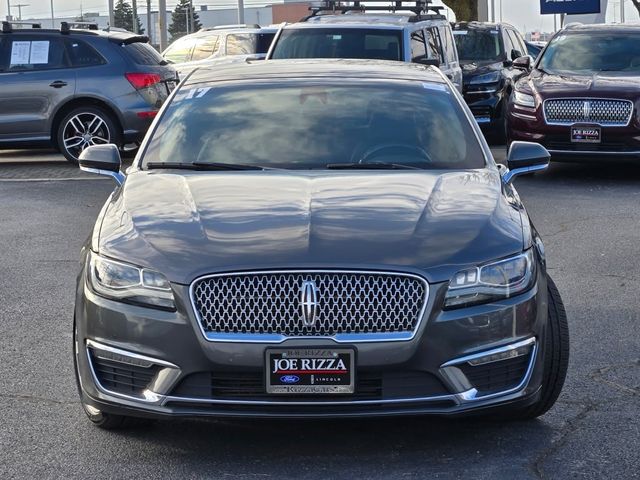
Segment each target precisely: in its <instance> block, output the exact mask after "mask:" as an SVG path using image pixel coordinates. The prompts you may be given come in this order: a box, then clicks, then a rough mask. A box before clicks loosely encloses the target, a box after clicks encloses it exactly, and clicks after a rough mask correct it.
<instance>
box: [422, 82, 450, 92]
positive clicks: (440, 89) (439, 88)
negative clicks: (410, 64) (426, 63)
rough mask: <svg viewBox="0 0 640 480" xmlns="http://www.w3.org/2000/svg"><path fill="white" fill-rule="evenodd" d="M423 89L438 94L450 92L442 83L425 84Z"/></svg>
mask: <svg viewBox="0 0 640 480" xmlns="http://www.w3.org/2000/svg"><path fill="white" fill-rule="evenodd" d="M422 88H426V89H427V90H435V91H438V92H447V93H448V92H449V90H448V89H447V87H446V86H445V85H442V84H441V83H423V84H422Z"/></svg>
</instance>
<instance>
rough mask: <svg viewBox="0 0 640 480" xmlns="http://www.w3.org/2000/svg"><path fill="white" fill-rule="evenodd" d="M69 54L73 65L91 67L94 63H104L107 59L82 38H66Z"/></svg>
mask: <svg viewBox="0 0 640 480" xmlns="http://www.w3.org/2000/svg"><path fill="white" fill-rule="evenodd" d="M66 44H67V54H68V55H69V60H70V62H71V66H72V67H90V66H93V65H103V64H105V63H106V62H105V60H104V58H103V57H102V55H100V54H99V53H98V52H96V50H95V49H94V48H93V47H92V46H91V45H89V44H88V43H86V42H83V41H82V40H76V39H75V38H74V39H71V38H68V39H66Z"/></svg>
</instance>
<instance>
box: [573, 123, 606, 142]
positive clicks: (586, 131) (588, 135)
mask: <svg viewBox="0 0 640 480" xmlns="http://www.w3.org/2000/svg"><path fill="white" fill-rule="evenodd" d="M601 138H602V137H601V129H600V126H599V125H573V126H572V127H571V141H572V142H576V143H600V139H601Z"/></svg>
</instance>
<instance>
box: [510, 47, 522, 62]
mask: <svg viewBox="0 0 640 480" xmlns="http://www.w3.org/2000/svg"><path fill="white" fill-rule="evenodd" d="M521 56H522V52H521V51H520V50H516V49H515V48H514V49H513V50H511V60H515V59H516V58H520V57H521Z"/></svg>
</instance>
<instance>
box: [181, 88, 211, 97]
mask: <svg viewBox="0 0 640 480" xmlns="http://www.w3.org/2000/svg"><path fill="white" fill-rule="evenodd" d="M209 90H211V87H202V88H192V89H191V90H189V91H188V92H187V95H186V96H185V97H184V98H186V99H187V100H191V99H192V98H202V97H204V96H205V95H206V93H207V92H208V91H209Z"/></svg>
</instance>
